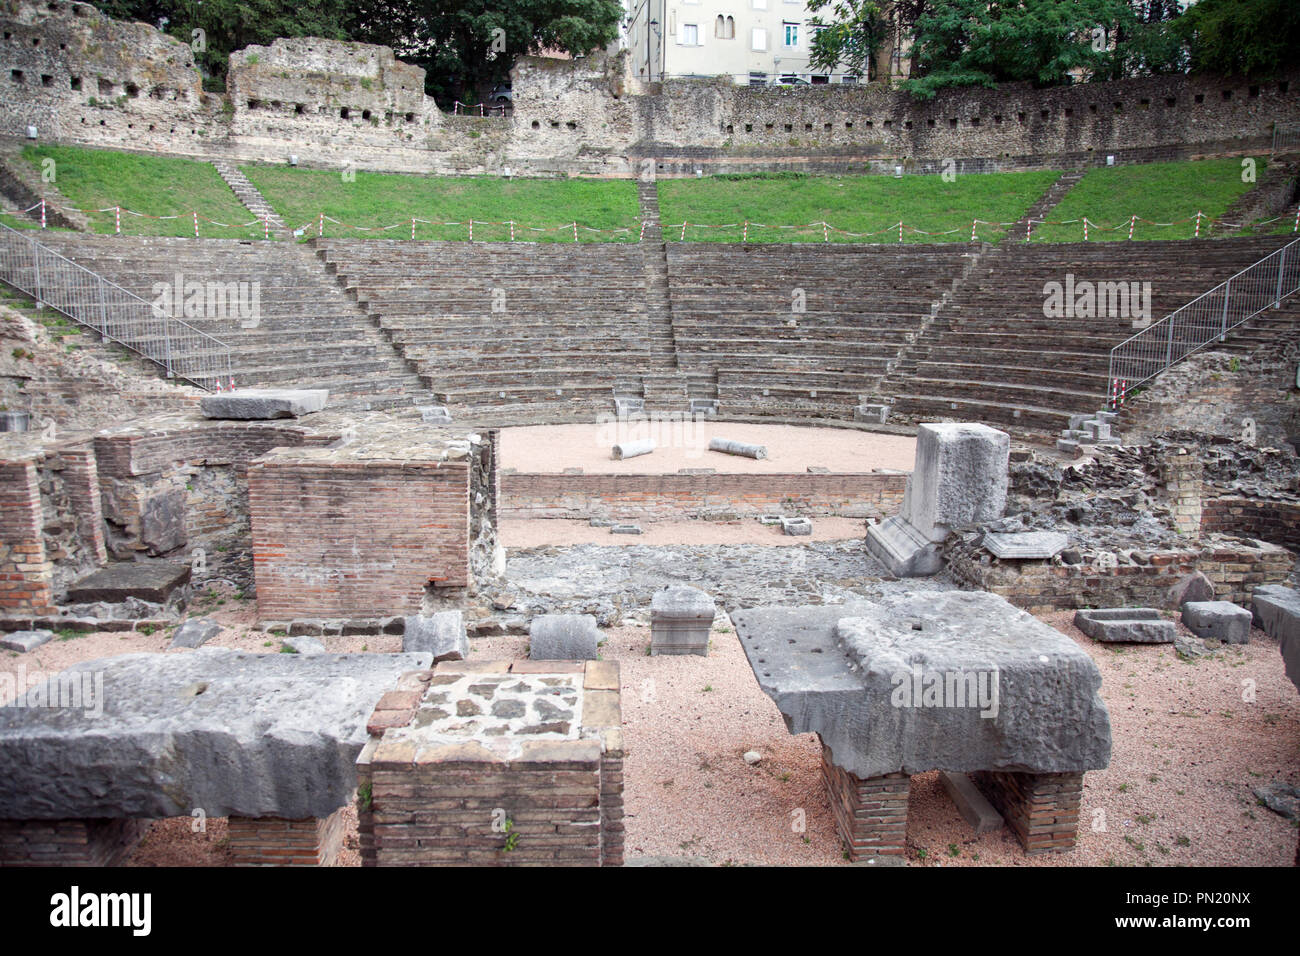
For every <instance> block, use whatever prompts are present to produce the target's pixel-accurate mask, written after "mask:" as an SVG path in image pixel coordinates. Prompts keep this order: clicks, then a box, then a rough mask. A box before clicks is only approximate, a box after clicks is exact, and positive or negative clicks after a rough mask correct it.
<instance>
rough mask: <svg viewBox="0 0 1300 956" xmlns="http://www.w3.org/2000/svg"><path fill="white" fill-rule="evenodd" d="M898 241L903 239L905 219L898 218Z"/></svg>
mask: <svg viewBox="0 0 1300 956" xmlns="http://www.w3.org/2000/svg"><path fill="white" fill-rule="evenodd" d="M898 241H899V242H902V241H903V220H901V219H900V220H898Z"/></svg>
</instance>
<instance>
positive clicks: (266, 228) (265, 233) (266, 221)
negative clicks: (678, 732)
mask: <svg viewBox="0 0 1300 956" xmlns="http://www.w3.org/2000/svg"><path fill="white" fill-rule="evenodd" d="M262 238H263V239H270V238H271V217H270V216H263V217H262Z"/></svg>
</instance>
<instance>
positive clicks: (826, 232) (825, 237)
mask: <svg viewBox="0 0 1300 956" xmlns="http://www.w3.org/2000/svg"><path fill="white" fill-rule="evenodd" d="M830 241H831V227H830V226H828V225H827V224H826V220H825V219H823V220H822V242H830Z"/></svg>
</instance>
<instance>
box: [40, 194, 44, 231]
mask: <svg viewBox="0 0 1300 956" xmlns="http://www.w3.org/2000/svg"><path fill="white" fill-rule="evenodd" d="M41 228H42V229H44V228H45V200H44V199H42V200H41Z"/></svg>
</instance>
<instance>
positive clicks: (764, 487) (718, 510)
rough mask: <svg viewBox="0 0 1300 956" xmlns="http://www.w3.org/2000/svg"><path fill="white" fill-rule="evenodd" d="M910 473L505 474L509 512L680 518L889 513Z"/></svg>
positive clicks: (898, 503)
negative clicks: (790, 512) (786, 513)
mask: <svg viewBox="0 0 1300 956" xmlns="http://www.w3.org/2000/svg"><path fill="white" fill-rule="evenodd" d="M906 486H907V475H906V474H903V473H901V472H900V473H893V474H848V475H808V474H777V475H768V474H751V475H736V474H732V475H681V474H673V475H556V474H510V475H503V476H502V477H501V495H502V498H501V510H502V514H503V516H504V517H506V518H582V519H585V518H589V517H593V516H595V517H610V518H650V519H653V518H676V517H692V518H700V517H710V516H721V515H733V514H741V515H752V514H769V513H777V512H783V511H786V512H788V511H797V512H799V513H800V514H812V515H847V516H850V517H883V516H885V515H888V514H893V513H894V512H896V511H897V510H898V509H899V508H900V507H901V506H902V503H903V492H904V490H905V489H906Z"/></svg>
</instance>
